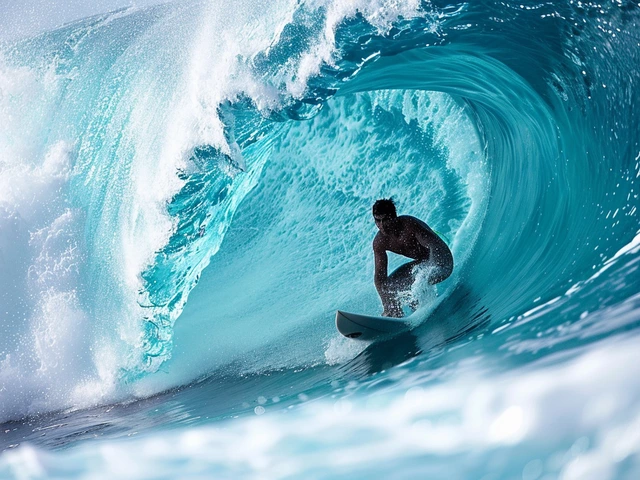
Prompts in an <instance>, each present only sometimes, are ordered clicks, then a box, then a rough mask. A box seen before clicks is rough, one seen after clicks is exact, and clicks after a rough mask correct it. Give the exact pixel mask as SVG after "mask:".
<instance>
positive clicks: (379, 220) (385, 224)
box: [373, 213, 394, 233]
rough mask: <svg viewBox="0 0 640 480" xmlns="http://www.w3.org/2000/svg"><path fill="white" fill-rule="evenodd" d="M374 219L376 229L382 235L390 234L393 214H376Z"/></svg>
mask: <svg viewBox="0 0 640 480" xmlns="http://www.w3.org/2000/svg"><path fill="white" fill-rule="evenodd" d="M373 219H374V220H375V222H376V227H378V230H380V231H381V232H382V233H388V232H389V231H390V229H391V225H392V224H393V220H394V216H393V214H391V213H376V214H374V215H373Z"/></svg>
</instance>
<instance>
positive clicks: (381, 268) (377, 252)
mask: <svg viewBox="0 0 640 480" xmlns="http://www.w3.org/2000/svg"><path fill="white" fill-rule="evenodd" d="M373 259H374V262H375V273H374V275H373V281H374V283H375V285H376V289H377V290H378V293H380V296H382V291H383V289H384V284H385V281H386V280H387V262H388V260H387V250H386V249H385V248H384V246H383V245H382V242H381V241H380V237H378V236H376V238H374V239H373Z"/></svg>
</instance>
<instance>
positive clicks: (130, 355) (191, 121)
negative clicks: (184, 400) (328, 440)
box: [0, 0, 640, 419]
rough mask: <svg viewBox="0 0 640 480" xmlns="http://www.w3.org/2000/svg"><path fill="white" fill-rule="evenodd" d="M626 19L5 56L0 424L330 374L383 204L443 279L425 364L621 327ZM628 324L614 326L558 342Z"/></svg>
mask: <svg viewBox="0 0 640 480" xmlns="http://www.w3.org/2000/svg"><path fill="white" fill-rule="evenodd" d="M637 19H638V10H637V9H636V8H635V7H634V6H633V5H632V4H631V3H629V4H627V3H625V2H621V3H618V4H611V5H607V6H602V7H599V6H598V7H596V6H595V5H593V6H592V5H589V4H580V5H574V4H573V2H567V3H562V4H550V3H547V4H537V3H532V2H528V3H527V2H525V3H524V4H523V3H522V2H518V3H517V4H516V3H513V4H511V3H508V2H503V3H501V4H500V6H495V5H493V4H489V3H488V2H487V3H485V2H468V3H459V4H453V3H451V4H444V3H442V2H431V3H423V2H402V3H401V4H399V3H397V2H390V1H389V2H387V1H383V0H381V1H379V2H354V3H351V4H349V5H344V4H342V3H341V2H330V1H327V2H311V3H308V4H306V3H301V4H298V3H297V2H287V1H280V2H265V3H264V4H256V3H254V2H241V3H240V4H238V5H236V6H235V7H234V8H233V9H230V8H229V7H228V6H225V5H211V4H209V3H207V2H197V3H184V4H183V3H179V4H169V5H163V6H159V7H154V8H147V9H138V10H135V9H132V10H123V11H118V12H114V13H111V14H105V15H102V16H97V17H93V18H90V19H86V20H82V21H79V22H76V23H74V24H71V25H68V26H65V27H63V28H61V29H59V30H56V31H53V32H48V33H44V34H42V35H40V36H38V37H35V38H33V39H29V40H24V41H20V42H17V43H15V44H7V45H4V46H3V47H2V55H1V56H0V106H1V108H0V116H1V117H0V118H1V119H2V124H3V125H6V126H7V128H6V129H5V131H4V132H3V133H1V134H0V152H1V155H2V156H1V157H0V169H2V176H1V179H0V182H2V184H1V187H2V188H0V192H1V193H0V195H1V196H0V227H1V228H0V252H1V253H2V256H1V257H0V267H1V268H2V274H1V276H0V281H1V282H2V285H1V286H2V287H3V288H2V290H3V292H4V294H3V296H1V297H0V312H1V314H2V315H4V318H5V319H6V320H3V322H2V328H3V331H2V335H1V338H0V378H2V380H3V382H2V383H3V386H4V387H3V390H4V391H8V392H11V393H10V394H9V395H7V396H6V400H4V399H3V402H2V405H1V407H0V408H1V409H2V412H1V418H2V419H9V418H18V417H20V416H23V415H25V414H29V413H36V412H42V411H49V410H55V409H60V408H64V407H80V406H84V405H87V404H92V403H98V402H109V401H114V400H115V399H120V398H123V397H126V396H129V395H143V396H144V395H149V394H152V393H155V392H158V391H161V390H165V389H167V388H169V387H173V386H177V385H182V384H185V383H188V382H190V381H192V380H194V379H196V378H199V377H201V376H203V375H206V374H207V373H209V372H211V371H214V370H224V371H225V372H227V373H228V374H230V375H233V374H239V373H244V372H246V371H252V372H260V371H268V370H273V369H279V368H284V369H296V368H301V367H309V366H313V365H319V364H327V363H328V364H330V365H334V364H336V363H337V364H341V363H344V362H345V361H346V360H349V359H351V358H353V357H354V356H355V355H356V354H358V353H360V350H358V349H355V350H354V347H353V345H349V344H348V343H347V342H344V341H341V340H340V339H339V338H337V337H336V334H335V333H334V331H333V325H332V321H331V316H332V312H333V311H334V310H335V308H337V307H341V308H351V309H354V310H359V311H363V312H370V313H379V311H378V310H379V305H378V303H377V302H378V300H377V297H376V295H375V291H374V289H373V288H372V285H371V276H372V269H373V266H372V258H371V255H370V241H371V238H372V236H373V233H374V231H373V225H372V223H371V222H370V219H369V208H370V205H371V203H372V202H373V201H374V200H375V199H376V198H378V197H381V196H389V195H393V197H394V198H395V199H396V200H397V202H398V204H399V206H400V208H401V210H402V211H403V212H405V213H409V214H413V215H416V216H418V217H420V218H423V219H424V220H426V221H427V222H428V223H429V224H430V225H432V226H433V227H434V228H435V229H436V230H438V231H439V232H442V233H443V234H444V235H445V236H446V237H447V238H448V239H449V241H450V244H451V247H452V249H453V251H454V256H455V258H456V272H455V275H454V276H453V277H452V279H451V280H449V281H448V282H447V284H443V285H442V286H440V287H439V290H438V300H437V301H436V302H433V303H431V304H430V305H429V306H427V307H425V309H424V310H423V311H422V316H421V318H422V319H423V320H425V319H427V318H428V319H429V321H428V322H425V323H424V324H422V325H419V326H417V328H416V330H415V332H416V335H417V336H418V338H419V340H418V342H419V343H420V345H421V347H422V350H424V351H427V350H429V349H430V348H433V347H436V346H437V347H439V348H440V347H442V345H448V344H449V343H450V342H457V341H460V339H462V338H468V337H469V335H472V332H475V333H473V334H474V335H476V334H477V335H480V337H481V338H482V337H483V336H484V334H485V333H486V332H487V331H497V333H496V335H497V336H498V337H499V339H500V341H498V342H492V341H489V340H485V345H486V347H487V349H488V352H489V353H488V354H489V355H490V356H494V357H500V356H501V355H507V356H511V355H515V354H516V353H523V352H524V353H533V354H534V355H535V354H538V353H539V352H540V351H547V352H553V351H557V350H562V349H563V348H568V345H571V346H576V345H580V344H583V343H584V344H588V343H589V342H592V341H594V340H595V339H598V338H601V337H602V336H608V335H614V334H615V333H618V332H620V331H624V330H629V329H633V328H634V327H635V326H636V325H637V322H638V314H637V308H636V307H637V305H636V303H637V300H633V298H635V297H634V296H633V295H634V294H635V292H637V290H638V282H637V279H636V278H635V277H634V276H633V274H632V272H633V268H634V267H633V264H634V262H636V259H637V253H638V252H637V241H636V243H634V241H635V240H634V237H635V238H637V237H636V235H637V225H638V221H637V215H638V213H637V210H636V206H637V204H638V197H637V195H638V193H637V190H638V172H639V171H640V170H639V168H640V167H639V163H638V156H639V155H640V148H639V147H638V140H639V133H638V131H639V129H638V124H637V122H638V115H637V106H638V98H637V95H638V94H637V91H638V89H637V88H634V87H637V81H638V80H637V76H636V75H634V73H633V72H632V71H631V70H630V67H629V65H637V64H638V49H637V43H638V42H637V38H638V27H637ZM594 52H596V53H594ZM394 261H398V259H395V260H394ZM196 285H197V287H196ZM624 302H631V306H630V307H629V308H630V311H631V312H632V313H631V314H628V315H626V316H625V317H624V319H621V320H620V322H616V323H615V326H612V327H611V328H610V329H609V328H604V329H603V328H601V327H599V328H595V327H593V332H594V333H593V334H585V333H584V332H585V330H583V331H582V332H581V333H576V331H571V329H570V328H565V329H564V330H559V329H557V327H558V325H566V326H570V325H582V323H583V322H585V321H587V320H585V319H588V321H589V322H591V321H594V322H595V320H592V319H593V317H591V316H590V315H589V312H592V313H593V312H594V311H595V312H602V311H605V310H606V309H610V308H615V307H616V306H619V305H620V304H624ZM634 302H636V303H634ZM634 305H636V306H634ZM584 312H587V313H586V314H585V315H582V314H583V313H584ZM598 315H599V314H598ZM596 318H597V317H596ZM534 319H535V320H536V321H535V322H534V321H532V320H534ZM596 323H597V322H596ZM434 324H438V325H441V326H442V328H441V330H440V331H439V332H438V335H435V336H434V335H433V330H432V328H431V326H432V325H434ZM576 328H577V329H578V330H580V329H581V328H582V327H576ZM585 328H586V327H585ZM587 330H588V328H587ZM596 332H598V333H596ZM500 345H507V346H508V349H507V350H506V352H507V353H505V350H504V348H503V347H501V346H500ZM514 352H516V353H514ZM510 358H511V357H510ZM521 358H524V357H522V356H521V357H518V359H521ZM514 361H515V359H514Z"/></svg>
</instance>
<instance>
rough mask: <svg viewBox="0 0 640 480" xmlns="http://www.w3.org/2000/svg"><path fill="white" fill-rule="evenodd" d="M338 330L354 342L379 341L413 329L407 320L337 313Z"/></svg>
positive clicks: (339, 311)
mask: <svg viewBox="0 0 640 480" xmlns="http://www.w3.org/2000/svg"><path fill="white" fill-rule="evenodd" d="M336 328H337V329H338V331H339V332H340V333H341V334H342V335H344V336H345V337H347V338H352V339H354V340H378V339H380V338H383V337H387V336H392V335H397V334H399V333H402V332H406V331H407V330H410V329H411V324H410V323H409V322H408V321H407V318H391V317H375V316H369V315H360V314H358V313H350V312H343V311H341V310H338V311H337V313H336Z"/></svg>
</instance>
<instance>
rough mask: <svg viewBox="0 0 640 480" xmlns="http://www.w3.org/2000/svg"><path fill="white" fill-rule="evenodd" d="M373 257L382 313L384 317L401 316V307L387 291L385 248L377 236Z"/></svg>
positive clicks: (375, 280) (374, 241) (375, 281)
mask: <svg viewBox="0 0 640 480" xmlns="http://www.w3.org/2000/svg"><path fill="white" fill-rule="evenodd" d="M373 258H374V260H375V273H374V283H375V285H376V290H378V295H380V300H381V301H382V307H383V308H384V311H383V312H382V315H383V316H386V317H402V309H401V308H400V305H399V304H398V302H397V301H396V300H395V299H394V295H393V294H392V292H390V291H389V285H387V279H388V277H387V267H388V265H387V264H388V259H387V249H386V248H385V246H384V245H383V243H382V242H381V241H380V239H379V237H377V236H376V238H375V239H374V240H373Z"/></svg>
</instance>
